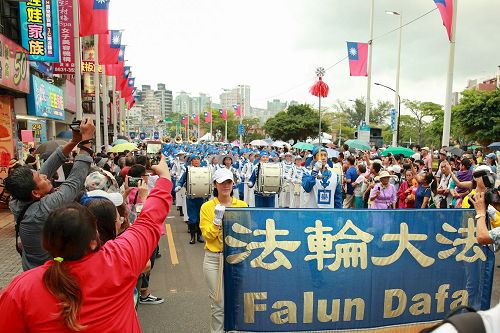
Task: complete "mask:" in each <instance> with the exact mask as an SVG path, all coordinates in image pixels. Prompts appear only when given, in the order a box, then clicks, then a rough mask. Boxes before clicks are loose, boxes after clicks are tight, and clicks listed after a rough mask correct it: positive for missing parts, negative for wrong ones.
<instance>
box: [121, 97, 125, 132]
mask: <svg viewBox="0 0 500 333" xmlns="http://www.w3.org/2000/svg"><path fill="white" fill-rule="evenodd" d="M124 120H125V98H123V97H121V95H120V133H121V134H122V135H125V133H124V124H123V122H124Z"/></svg>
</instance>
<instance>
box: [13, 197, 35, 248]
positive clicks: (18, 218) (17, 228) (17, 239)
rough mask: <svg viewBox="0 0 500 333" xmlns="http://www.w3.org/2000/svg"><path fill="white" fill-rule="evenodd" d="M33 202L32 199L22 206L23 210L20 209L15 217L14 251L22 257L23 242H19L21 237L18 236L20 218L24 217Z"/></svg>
mask: <svg viewBox="0 0 500 333" xmlns="http://www.w3.org/2000/svg"><path fill="white" fill-rule="evenodd" d="M34 203H35V202H34V201H32V202H30V203H29V204H28V205H26V207H24V208H23V210H22V211H21V213H20V214H19V215H18V216H17V219H16V251H17V253H19V255H20V256H21V257H22V256H23V243H22V242H21V238H20V237H19V228H20V226H21V222H22V220H23V219H24V215H25V214H26V211H27V210H28V208H30V207H31V205H32V204H34Z"/></svg>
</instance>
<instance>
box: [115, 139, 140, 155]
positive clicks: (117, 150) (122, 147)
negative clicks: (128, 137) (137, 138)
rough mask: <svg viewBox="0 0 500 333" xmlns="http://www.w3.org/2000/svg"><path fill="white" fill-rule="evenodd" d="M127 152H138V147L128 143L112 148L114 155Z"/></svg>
mask: <svg viewBox="0 0 500 333" xmlns="http://www.w3.org/2000/svg"><path fill="white" fill-rule="evenodd" d="M125 150H128V151H133V150H137V146H136V145H135V144H133V143H130V142H127V143H121V144H119V145H116V146H114V147H113V148H111V152H112V153H121V152H124V151H125Z"/></svg>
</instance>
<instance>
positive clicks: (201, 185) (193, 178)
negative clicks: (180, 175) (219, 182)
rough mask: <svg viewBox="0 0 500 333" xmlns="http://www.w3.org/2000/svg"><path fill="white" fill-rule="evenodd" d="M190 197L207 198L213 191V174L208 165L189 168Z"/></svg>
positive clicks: (188, 187)
mask: <svg viewBox="0 0 500 333" xmlns="http://www.w3.org/2000/svg"><path fill="white" fill-rule="evenodd" d="M187 172H188V174H187V196H188V198H190V199H192V198H205V197H209V196H210V195H211V193H212V174H211V173H210V169H209V168H208V167H203V168H200V167H189V168H188V170H187Z"/></svg>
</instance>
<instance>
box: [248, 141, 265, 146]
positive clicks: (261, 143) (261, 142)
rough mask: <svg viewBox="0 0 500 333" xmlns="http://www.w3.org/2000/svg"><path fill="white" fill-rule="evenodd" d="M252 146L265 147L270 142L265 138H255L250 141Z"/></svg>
mask: <svg viewBox="0 0 500 333" xmlns="http://www.w3.org/2000/svg"><path fill="white" fill-rule="evenodd" d="M250 145H251V146H259V147H265V146H268V143H267V142H266V141H264V140H253V141H252V142H250Z"/></svg>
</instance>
